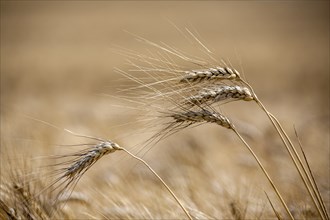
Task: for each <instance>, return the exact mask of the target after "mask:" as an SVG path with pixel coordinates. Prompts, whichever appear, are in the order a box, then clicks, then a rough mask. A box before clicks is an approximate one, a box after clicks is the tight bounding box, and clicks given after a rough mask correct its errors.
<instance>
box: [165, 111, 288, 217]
mask: <svg viewBox="0 0 330 220" xmlns="http://www.w3.org/2000/svg"><path fill="white" fill-rule="evenodd" d="M172 117H173V119H174V120H175V122H177V123H179V122H188V123H190V124H193V123H196V122H201V121H205V122H209V123H216V124H218V125H220V126H222V127H225V128H229V129H231V130H232V131H234V133H235V134H236V135H237V136H238V138H239V139H240V140H241V141H242V143H243V144H244V146H245V147H246V148H247V149H248V150H249V152H250V153H251V155H252V156H253V157H254V159H255V161H256V162H257V164H258V165H259V167H260V168H261V170H262V172H263V173H264V174H265V176H266V178H267V180H268V181H269V183H270V184H271V186H272V188H273V189H274V191H275V193H276V194H277V196H278V197H279V199H280V201H281V203H282V205H283V206H284V208H285V210H286V211H287V213H288V215H289V216H290V218H291V219H294V218H293V216H292V214H291V212H290V211H289V208H288V206H287V205H286V203H285V201H284V199H283V197H282V196H281V194H280V192H279V191H278V189H277V187H276V185H275V184H274V182H273V180H272V179H271V177H270V176H269V174H268V172H267V170H266V169H265V168H264V166H263V164H262V163H261V161H260V160H259V158H258V156H257V155H256V154H255V153H254V151H253V150H252V148H251V147H250V145H249V144H248V143H247V142H246V141H245V140H244V138H243V137H242V136H241V135H240V133H239V132H238V131H237V130H236V128H235V126H234V125H233V124H232V123H231V122H230V120H229V119H228V118H227V117H226V116H224V115H221V114H220V113H211V112H209V111H207V110H204V109H203V110H202V111H197V112H194V111H188V112H184V113H179V114H173V115H172Z"/></svg>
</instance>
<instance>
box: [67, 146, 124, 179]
mask: <svg viewBox="0 0 330 220" xmlns="http://www.w3.org/2000/svg"><path fill="white" fill-rule="evenodd" d="M121 149H122V148H121V147H120V146H119V145H118V144H116V143H114V142H112V141H104V142H101V143H99V144H97V145H95V146H94V147H93V148H92V149H91V150H88V151H86V152H82V153H77V154H74V155H72V156H77V157H78V159H76V160H74V163H73V164H72V165H71V166H69V167H68V168H66V169H65V172H64V174H63V175H62V178H68V179H75V177H77V176H78V175H79V174H81V173H84V172H86V171H87V170H88V169H89V168H90V167H91V166H92V165H93V164H94V163H95V162H96V161H98V160H99V159H100V158H101V157H103V156H104V155H106V154H110V153H113V152H115V151H117V150H121Z"/></svg>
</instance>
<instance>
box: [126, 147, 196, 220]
mask: <svg viewBox="0 0 330 220" xmlns="http://www.w3.org/2000/svg"><path fill="white" fill-rule="evenodd" d="M120 150H123V151H124V152H125V153H127V154H129V155H130V156H131V157H133V158H134V159H136V160H138V161H140V162H141V163H143V164H144V165H145V166H146V167H147V168H148V169H149V170H150V171H151V172H152V173H153V174H154V175H155V176H156V177H157V178H158V179H159V181H160V182H161V183H162V184H163V185H164V186H165V188H166V189H167V191H168V192H169V193H170V194H171V195H172V196H173V198H174V199H175V201H176V202H177V203H178V204H179V205H180V207H181V209H182V210H183V211H184V213H185V214H186V216H187V217H188V219H190V220H192V219H193V218H192V217H191V216H190V214H189V212H188V211H187V210H186V209H185V207H184V206H183V205H182V203H181V202H180V200H179V199H178V197H176V195H175V194H174V192H173V191H172V190H171V189H170V187H169V186H168V185H167V184H166V183H165V182H164V180H163V179H162V178H161V177H160V176H159V175H158V174H157V173H156V171H154V170H153V169H152V168H151V167H150V166H149V164H148V163H147V162H145V161H144V160H143V159H141V158H139V157H137V156H135V155H134V154H132V153H131V152H129V151H128V150H126V149H125V148H121V149H120Z"/></svg>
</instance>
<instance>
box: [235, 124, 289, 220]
mask: <svg viewBox="0 0 330 220" xmlns="http://www.w3.org/2000/svg"><path fill="white" fill-rule="evenodd" d="M232 130H233V131H234V132H235V134H236V135H237V136H238V138H239V139H240V140H241V141H242V142H243V144H244V145H245V146H246V148H247V149H248V150H249V151H250V153H251V154H252V156H253V157H254V159H255V160H256V161H257V163H258V165H259V167H260V168H261V170H262V172H263V173H264V174H265V175H266V177H267V179H268V181H269V183H270V185H271V186H272V188H273V189H274V191H275V193H276V194H277V196H278V198H279V199H280V200H281V203H282V205H283V206H284V208H285V210H286V212H287V213H288V215H289V217H290V219H292V220H294V218H293V216H292V214H291V212H290V210H289V208H288V206H287V205H286V203H285V202H284V199H283V197H282V196H281V194H280V192H279V191H278V189H277V187H276V186H275V184H274V182H273V180H272V179H271V178H270V176H269V174H268V173H267V171H266V169H265V168H264V166H263V165H262V163H261V162H260V160H259V158H258V157H257V155H256V154H255V153H254V151H253V150H252V148H251V147H250V145H249V144H248V143H247V142H246V141H245V140H244V138H243V137H242V136H241V135H240V133H239V132H238V131H237V130H236V129H235V127H232Z"/></svg>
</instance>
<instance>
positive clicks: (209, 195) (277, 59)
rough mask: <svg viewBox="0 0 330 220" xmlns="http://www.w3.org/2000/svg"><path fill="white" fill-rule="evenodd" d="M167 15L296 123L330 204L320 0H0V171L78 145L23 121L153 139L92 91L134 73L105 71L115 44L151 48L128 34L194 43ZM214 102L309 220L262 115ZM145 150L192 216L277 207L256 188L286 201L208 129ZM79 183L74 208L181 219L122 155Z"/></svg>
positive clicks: (130, 140) (295, 179)
mask: <svg viewBox="0 0 330 220" xmlns="http://www.w3.org/2000/svg"><path fill="white" fill-rule="evenodd" d="M169 21H170V22H169ZM171 22H172V23H174V24H175V25H177V26H178V27H179V28H182V29H184V28H185V27H188V28H190V29H193V30H194V31H197V32H198V33H199V35H200V36H201V39H202V41H203V42H204V43H205V44H206V45H207V46H208V47H209V48H210V49H211V50H212V51H213V52H214V53H215V56H216V57H217V58H219V59H220V58H225V59H228V60H230V62H231V63H232V65H233V66H235V67H236V68H237V69H238V70H239V71H242V70H243V71H244V73H245V76H246V78H247V79H248V80H249V82H250V83H251V85H252V86H253V87H254V89H255V91H256V93H257V94H258V96H259V98H260V99H261V100H263V101H264V103H265V105H266V106H268V108H269V109H270V110H271V111H272V112H273V113H274V114H275V115H276V116H278V118H279V120H280V121H281V122H282V123H283V125H284V126H285V128H286V129H287V131H289V134H290V136H292V137H294V130H293V125H295V127H296V129H297V131H298V133H299V136H300V138H301V141H302V143H303V146H304V149H305V151H306V154H307V156H308V159H309V161H310V165H311V167H312V169H313V171H314V172H315V177H316V180H317V182H318V183H319V187H320V190H321V192H322V194H323V195H324V199H325V200H326V205H327V207H329V205H330V203H329V202H330V201H329V196H330V192H329V189H330V187H329V184H330V183H329V167H330V164H329V156H330V154H329V46H330V45H329V2H328V1H302V2H300V1H279V2H275V1H264V2H263V1H257V2H250V1H246V2H245V1H234V2H229V1H219V2H216V1H206V2H202V1H187V2H186V1H182V2H174V1H168V2H167V1H162V2H151V1H141V2H134V1H124V2H119V1H113V2H112V1H111V2H105V1H101V2H89V1H84V2H78V1H70V2H41V1H37V2H29V1H17V2H15V1H1V67H0V68H1V177H2V178H1V181H6V178H5V176H6V175H7V174H6V173H8V172H9V171H10V169H18V168H17V166H20V165H17V166H16V167H15V166H13V167H9V168H8V166H7V164H8V163H9V161H11V165H14V164H18V161H19V160H22V158H24V160H26V162H27V163H29V164H30V165H31V167H35V168H32V170H33V169H36V167H39V166H40V163H41V162H40V161H39V160H35V159H33V158H35V157H38V156H41V155H50V154H55V153H59V152H61V151H63V147H58V146H56V145H58V144H69V143H70V144H72V143H82V142H84V140H81V139H77V138H74V137H73V136H72V135H69V134H65V133H64V132H62V131H61V130H59V129H55V128H54V127H51V126H48V125H45V124H44V123H41V122H38V121H36V120H33V119H31V118H35V119H38V120H42V121H46V122H49V123H51V124H54V125H56V126H58V127H60V128H67V129H70V130H73V131H75V132H78V133H83V134H89V135H93V136H98V137H102V138H108V139H111V140H114V141H117V142H118V143H119V144H120V145H123V146H125V147H127V148H129V149H130V148H131V147H133V146H134V145H135V144H137V143H140V142H141V141H142V140H143V138H146V137H148V135H150V134H148V133H144V134H142V135H136V136H135V135H128V134H131V133H133V134H134V133H138V132H139V129H141V128H142V127H143V122H140V121H138V118H137V115H134V114H131V113H132V112H131V111H129V110H125V109H123V108H120V107H116V106H118V105H120V104H123V103H121V102H120V100H117V99H113V98H110V97H106V96H102V95H100V94H103V93H106V94H111V95H115V94H116V93H115V88H116V86H118V85H120V84H121V83H123V84H126V83H128V81H129V80H128V79H126V81H125V80H122V79H121V78H123V77H122V76H120V75H118V74H116V73H115V72H114V71H113V69H114V68H115V67H117V68H121V69H124V70H125V68H127V66H126V65H125V64H126V58H125V57H123V56H120V55H118V54H116V53H114V50H113V48H115V47H116V46H117V45H118V46H121V47H123V48H127V49H131V50H135V51H140V52H141V53H144V52H145V50H146V46H145V45H144V44H141V43H139V42H137V41H136V40H135V39H134V37H133V36H132V35H130V34H128V33H127V32H126V31H128V32H130V33H133V34H136V35H139V36H142V37H144V38H146V39H148V40H152V41H154V42H166V43H168V44H170V45H172V46H174V47H176V48H179V49H180V50H182V51H187V52H190V51H191V53H198V51H197V50H194V48H192V47H191V45H189V44H188V43H187V42H186V39H185V38H184V37H182V35H180V33H179V32H178V31H177V30H176V29H175V28H174V27H173V25H172V24H171ZM197 55H198V54H197ZM115 105H116V106H115ZM222 109H223V111H224V112H226V113H227V115H228V116H229V117H231V118H232V119H233V120H234V122H235V123H236V124H237V127H238V130H240V131H242V133H243V134H244V136H245V137H246V138H247V140H248V141H249V143H250V144H251V145H252V146H253V148H254V149H255V150H256V151H257V152H258V153H259V155H260V157H261V158H262V161H263V162H264V163H265V164H266V167H267V169H268V170H269V171H270V173H271V175H272V176H273V179H274V180H275V183H276V184H278V186H279V188H280V190H281V192H282V193H283V194H284V195H285V199H286V200H287V201H288V203H289V204H290V209H292V211H293V213H295V214H296V217H297V218H306V217H311V218H313V217H315V214H316V213H315V211H314V208H313V205H312V203H311V202H310V201H309V198H308V195H307V192H305V189H304V188H303V186H302V183H301V182H300V179H299V176H298V174H297V173H296V171H295V169H294V168H293V165H292V163H291V161H290V160H289V158H288V155H287V153H286V151H285V149H284V148H283V147H282V145H281V142H280V140H279V139H278V137H277V136H276V134H275V133H274V131H273V129H272V127H271V126H270V123H269V121H268V120H267V118H266V117H265V115H264V113H263V112H261V111H260V110H259V109H258V108H257V107H256V105H255V104H254V103H241V102H240V103H230V104H229V105H227V106H224V107H223V108H222ZM136 120H137V121H136ZM135 121H136V122H135ZM132 122H133V123H132ZM127 123H131V124H127ZM125 124H126V125H125ZM120 125H123V126H120ZM125 134H127V137H124V135H125ZM64 150H65V149H64ZM144 158H145V160H146V161H148V162H149V163H150V165H151V166H152V167H153V168H154V169H155V170H156V171H157V172H158V173H159V174H160V175H161V176H162V177H163V178H164V179H165V181H166V182H167V183H168V184H169V185H170V186H171V187H172V188H173V189H174V191H175V192H177V194H178V196H179V197H180V198H181V199H182V200H183V201H184V202H185V203H186V204H187V206H188V207H189V209H190V210H192V214H193V215H195V216H196V217H199V218H217V219H231V218H237V215H240V216H241V217H242V218H246V219H255V218H258V217H259V218H261V219H265V218H274V214H273V212H272V211H271V207H270V205H269V204H268V202H267V200H266V197H265V195H264V191H267V192H268V193H269V195H270V196H271V198H272V201H273V202H274V204H276V205H277V208H278V209H279V210H280V211H281V206H280V205H279V203H278V201H277V199H276V197H275V196H274V195H273V193H272V190H271V189H270V187H269V184H268V182H267V180H266V179H265V178H264V176H263V174H262V173H261V172H260V170H259V168H258V167H257V165H256V163H255V161H254V160H253V159H252V157H251V156H250V154H248V152H247V151H246V149H245V148H244V147H243V146H242V144H241V143H240V142H239V140H237V138H236V137H235V136H234V134H232V133H231V132H228V131H227V130H224V129H221V128H219V127H217V126H200V127H198V128H194V129H189V130H187V131H184V132H182V133H179V134H176V135H174V136H172V137H170V138H169V139H168V140H166V141H163V142H161V143H159V144H157V145H156V146H154V147H153V148H152V150H151V151H149V153H148V154H146V155H145V156H144ZM75 193H78V194H79V195H83V196H84V197H85V198H86V201H87V204H86V203H84V204H71V203H69V204H68V205H67V207H66V209H67V210H68V213H69V214H70V217H71V218H93V217H95V218H129V217H131V218H138V219H141V218H148V219H155V218H158V219H164V218H167V219H168V218H171V219H176V218H184V215H183V213H182V211H181V210H180V209H179V207H177V205H176V203H174V201H173V200H172V198H171V197H170V196H169V195H168V194H167V192H166V191H165V190H164V188H163V187H162V186H161V185H159V183H158V182H157V180H156V179H155V178H154V177H153V176H152V175H151V174H150V173H149V172H148V171H147V170H145V169H144V167H140V166H139V165H136V162H135V161H132V159H130V158H128V157H126V156H124V155H123V154H121V153H118V154H117V153H115V154H112V155H109V156H107V157H105V158H103V159H102V160H101V161H99V162H98V163H97V164H96V165H95V166H93V167H92V169H91V170H89V171H88V172H87V173H86V174H85V175H84V177H83V178H82V179H81V182H79V183H78V185H77V188H76V190H75ZM76 206H79V208H81V209H80V211H78V212H77V211H76V210H75V209H74V207H76ZM81 210H84V211H81ZM235 210H239V212H240V214H237V211H236V214H235V213H234V212H235ZM282 212H283V211H282Z"/></svg>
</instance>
